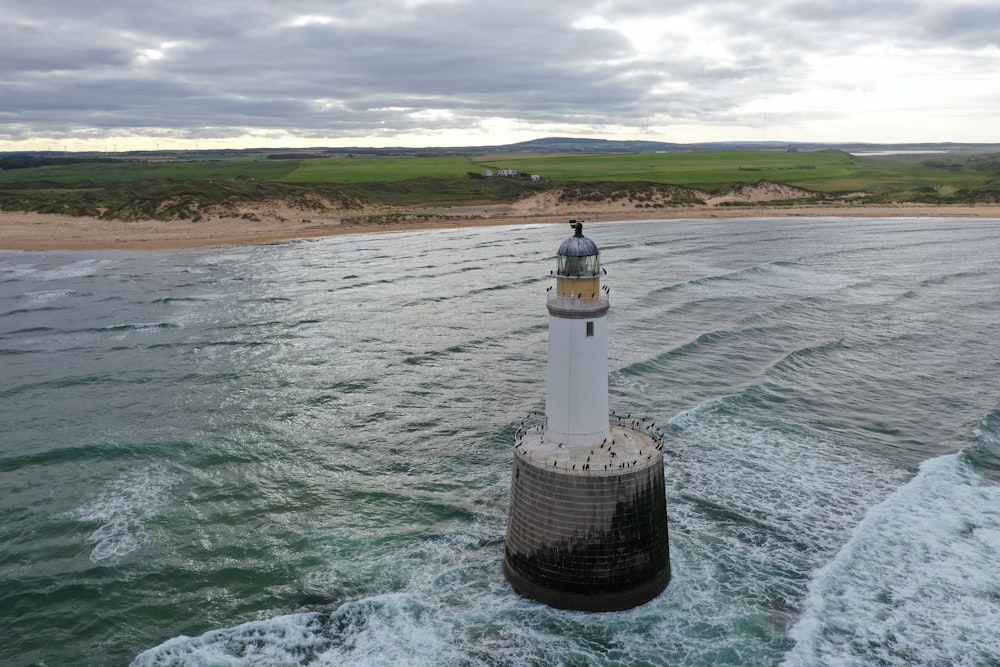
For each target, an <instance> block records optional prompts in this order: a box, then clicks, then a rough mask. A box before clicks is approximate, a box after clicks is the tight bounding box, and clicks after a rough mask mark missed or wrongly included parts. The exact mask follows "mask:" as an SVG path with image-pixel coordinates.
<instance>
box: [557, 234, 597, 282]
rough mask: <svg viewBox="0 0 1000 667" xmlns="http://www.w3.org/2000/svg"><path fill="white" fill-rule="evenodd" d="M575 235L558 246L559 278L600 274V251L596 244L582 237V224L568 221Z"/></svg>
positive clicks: (587, 276)
mask: <svg viewBox="0 0 1000 667" xmlns="http://www.w3.org/2000/svg"><path fill="white" fill-rule="evenodd" d="M569 224H571V225H573V228H574V229H576V233H575V234H573V236H571V237H570V238H568V239H566V240H565V241H563V242H562V245H560V246H559V253H558V254H559V270H558V274H559V275H560V276H572V277H580V278H585V277H586V278H589V277H592V276H597V275H599V274H600V272H601V260H600V255H601V251H600V250H598V249H597V244H596V243H594V242H593V241H591V240H590V239H588V238H587V237H586V236H584V235H583V222H580V221H577V220H570V223H569Z"/></svg>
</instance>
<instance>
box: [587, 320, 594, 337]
mask: <svg viewBox="0 0 1000 667" xmlns="http://www.w3.org/2000/svg"><path fill="white" fill-rule="evenodd" d="M593 335H594V323H593V322H587V338H590V337H591V336H593Z"/></svg>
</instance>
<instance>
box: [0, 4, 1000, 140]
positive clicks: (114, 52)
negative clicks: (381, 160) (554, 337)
mask: <svg viewBox="0 0 1000 667" xmlns="http://www.w3.org/2000/svg"><path fill="white" fill-rule="evenodd" d="M553 135H558V136H587V137H600V138H614V139H651V140H659V141H676V142H694V141H719V140H752V141H756V140H761V139H766V140H778V141H824V142H847V141H870V142H918V141H961V142H1000V1H998V0H969V1H966V2H951V1H948V0H927V1H924V2H919V1H917V0H839V1H831V0H824V1H823V2H814V1H812V0H732V1H725V0H723V1H719V2H714V1H713V2H693V1H685V2H680V1H678V0H614V1H607V2H599V1H595V0H531V1H527V0H328V1H327V2H319V1H315V2H313V1H307V0H286V1H281V2H278V1H275V2H264V1H262V0H239V1H237V0H197V1H193V0H170V1H169V2H167V1H165V0H134V1H129V2H124V1H116V0H3V2H2V3H0V150H20V149H62V148H63V147H64V146H65V147H68V148H69V149H70V150H74V149H84V148H89V149H99V150H102V149H105V148H106V149H109V150H111V149H113V148H117V149H118V150H127V149H152V148H156V147H160V148H164V149H165V148H189V147H194V146H195V145H198V146H199V147H201V148H207V147H249V146H319V145H325V146H352V145H353V146H398V145H406V146H427V145H488V144H500V143H508V142H512V141H521V140H527V139H534V138H538V137H544V136H553Z"/></svg>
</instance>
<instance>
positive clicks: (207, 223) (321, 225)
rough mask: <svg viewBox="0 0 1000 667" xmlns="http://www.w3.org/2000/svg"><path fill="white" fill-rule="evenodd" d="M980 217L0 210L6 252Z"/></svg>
mask: <svg viewBox="0 0 1000 667" xmlns="http://www.w3.org/2000/svg"><path fill="white" fill-rule="evenodd" d="M795 216H797V217H825V216H835V217H978V218H1000V205H995V204H991V205H976V206H970V205H941V206H933V205H926V204H898V205H894V206H871V205H864V204H857V203H850V204H848V203H843V204H831V205H824V206H815V205H810V204H801V205H798V204H787V203H786V204H781V205H778V204H775V205H768V204H766V203H754V205H752V206H726V205H721V203H709V204H706V205H697V206H674V207H664V208H640V209H637V208H634V207H633V208H628V207H625V206H624V205H622V204H620V203H617V202H596V203H595V202H586V203H582V202H573V203H558V204H557V203H553V202H550V201H544V200H541V201H540V200H534V201H530V202H523V203H520V202H519V203H515V204H512V205H492V206H478V207H471V206H469V207H452V208H434V209H406V210H392V211H390V210H384V209H383V210H380V211H363V212H358V211H353V212H336V214H324V215H317V214H315V213H314V212H303V211H289V210H276V209H275V208H274V207H273V206H271V207H268V208H266V209H262V210H260V211H259V212H258V215H257V217H258V218H259V220H254V221H251V220H247V219H244V218H233V217H218V218H206V219H204V220H202V221H199V222H193V221H190V220H175V221H159V220H141V221H122V220H101V219H98V218H86V217H71V216H61V215H49V214H40V213H21V212H0V249H4V250H108V249H120V250H156V249H168V248H194V247H203V246H219V245H239V244H261V243H278V242H284V241H290V240H294V239H308V238H319V237H325V236H334V235H338V234H352V233H371V232H380V231H405V230H414V229H440V228H449V227H468V226H483V225H517V224H539V223H564V222H566V221H567V220H568V219H570V218H582V219H584V220H589V221H593V222H599V221H612V220H672V219H692V218H694V219H709V218H750V217H795Z"/></svg>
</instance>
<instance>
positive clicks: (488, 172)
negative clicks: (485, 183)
mask: <svg viewBox="0 0 1000 667" xmlns="http://www.w3.org/2000/svg"><path fill="white" fill-rule="evenodd" d="M483 177H484V178H493V170H492V169H486V170H485V171H483Z"/></svg>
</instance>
